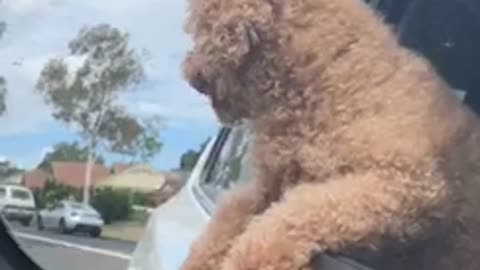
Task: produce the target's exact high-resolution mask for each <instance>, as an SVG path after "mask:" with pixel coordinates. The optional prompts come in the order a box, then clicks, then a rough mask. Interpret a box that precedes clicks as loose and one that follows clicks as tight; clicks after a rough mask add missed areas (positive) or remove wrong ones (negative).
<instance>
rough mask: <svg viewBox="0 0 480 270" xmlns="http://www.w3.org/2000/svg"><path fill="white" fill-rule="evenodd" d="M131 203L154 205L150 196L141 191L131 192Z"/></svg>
mask: <svg viewBox="0 0 480 270" xmlns="http://www.w3.org/2000/svg"><path fill="white" fill-rule="evenodd" d="M132 203H133V204H134V205H140V206H147V207H155V202H154V201H153V200H152V198H151V197H150V196H149V195H148V194H145V193H142V192H133V194H132Z"/></svg>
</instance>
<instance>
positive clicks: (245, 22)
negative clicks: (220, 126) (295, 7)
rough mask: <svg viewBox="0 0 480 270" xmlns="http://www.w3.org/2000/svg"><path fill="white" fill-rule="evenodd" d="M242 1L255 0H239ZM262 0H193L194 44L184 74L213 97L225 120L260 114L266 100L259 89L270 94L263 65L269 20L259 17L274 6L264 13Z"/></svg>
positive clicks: (191, 25) (190, 26) (190, 25)
mask: <svg viewBox="0 0 480 270" xmlns="http://www.w3.org/2000/svg"><path fill="white" fill-rule="evenodd" d="M242 1H243V2H254V3H253V5H249V3H245V4H242V3H239V2H242ZM256 2H258V3H256ZM263 2H267V1H244V0H229V1H221V0H191V3H190V14H189V18H188V20H187V24H186V31H187V32H188V33H190V34H191V35H192V37H193V40H194V46H193V49H192V50H191V51H190V52H189V53H188V55H187V57H186V58H185V60H184V63H183V71H184V75H185V77H186V79H187V81H188V82H189V83H190V85H191V86H192V87H193V88H195V89H196V90H197V91H199V92H200V93H202V94H205V95H207V96H208V97H209V99H210V101H211V103H212V106H213V108H214V110H215V111H216V113H217V116H218V117H219V119H220V120H221V121H222V122H224V123H228V124H231V123H235V122H237V121H240V120H242V119H248V118H252V117H255V115H256V114H258V113H259V112H260V108H261V107H262V106H260V104H262V103H264V102H263V101H262V99H263V96H262V95H261V94H260V93H261V91H263V93H265V90H266V89H265V87H266V86H265V84H266V83H265V82H266V81H268V78H266V77H265V76H266V72H269V71H267V70H266V69H261V68H260V66H261V63H262V62H265V61H264V60H262V59H264V58H265V57H264V56H265V55H264V52H265V42H264V41H265V40H264V39H265V35H264V33H265V27H264V25H265V23H264V22H265V21H261V20H259V19H258V18H261V15H262V14H261V13H264V14H263V16H265V15H268V14H265V13H268V12H271V10H268V9H267V10H264V11H261V10H260V12H259V10H258V8H259V7H258V6H259V5H260V6H265V5H264V4H263ZM250 4H252V3H250ZM249 14H253V15H249ZM256 17H258V18H256ZM262 23H263V26H262ZM262 27H263V29H262ZM259 76H263V80H260V79H259ZM260 82H261V83H260ZM259 84H263V85H259Z"/></svg>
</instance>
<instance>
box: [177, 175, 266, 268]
mask: <svg viewBox="0 0 480 270" xmlns="http://www.w3.org/2000/svg"><path fill="white" fill-rule="evenodd" d="M257 183H258V182H251V184H249V185H247V186H243V187H239V188H237V189H236V190H234V191H233V192H232V193H231V194H229V195H228V196H227V197H226V199H225V200H224V201H222V202H221V203H220V204H219V206H218V208H217V209H216V211H215V213H214V215H213V217H212V219H211V221H210V223H209V224H208V225H207V228H206V230H205V231H204V232H203V233H202V235H200V237H199V238H198V239H197V240H196V241H195V242H194V244H193V245H192V247H191V250H190V254H189V256H188V257H187V259H186V261H185V262H184V264H183V265H182V267H181V269H182V270H217V269H219V267H220V263H221V262H222V261H223V259H224V256H225V254H226V252H227V251H228V250H229V248H230V246H231V243H232V241H233V240H234V239H235V238H236V237H237V236H238V235H240V234H241V233H242V232H243V231H244V229H245V227H246V224H248V222H250V220H251V218H252V216H253V215H255V214H257V213H258V212H259V211H261V210H263V209H264V207H265V204H266V202H265V201H264V196H262V194H260V192H261V189H260V187H259V185H258V184H257Z"/></svg>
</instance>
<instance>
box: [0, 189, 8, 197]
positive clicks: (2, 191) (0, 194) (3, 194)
mask: <svg viewBox="0 0 480 270" xmlns="http://www.w3.org/2000/svg"><path fill="white" fill-rule="evenodd" d="M6 196H7V189H5V188H4V187H0V198H5V197H6Z"/></svg>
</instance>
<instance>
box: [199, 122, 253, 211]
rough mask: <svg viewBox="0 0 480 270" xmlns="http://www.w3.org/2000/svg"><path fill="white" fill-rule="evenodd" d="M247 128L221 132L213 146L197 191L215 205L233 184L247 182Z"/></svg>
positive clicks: (248, 168) (249, 171) (248, 134)
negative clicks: (199, 190)
mask: <svg viewBox="0 0 480 270" xmlns="http://www.w3.org/2000/svg"><path fill="white" fill-rule="evenodd" d="M251 138H252V136H251V134H250V132H249V129H248V126H246V125H242V126H239V127H235V128H231V129H224V130H223V132H221V133H220V136H219V137H218V139H217V142H216V143H215V145H214V147H213V149H212V152H211V154H210V156H209V158H208V161H207V163H206V165H205V167H204V170H203V172H202V176H201V178H200V181H199V187H200V189H201V191H202V192H203V193H204V194H205V195H206V196H207V197H208V199H210V200H211V201H212V202H213V203H215V202H216V201H217V200H218V198H219V197H220V196H221V195H222V194H224V193H225V191H227V190H230V189H231V188H233V187H234V186H235V185H236V184H238V183H240V182H242V181H248V179H250V175H251V170H250V166H249V162H250V160H249V158H248V157H249V154H248V145H249V143H248V142H249V141H250V140H251Z"/></svg>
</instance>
